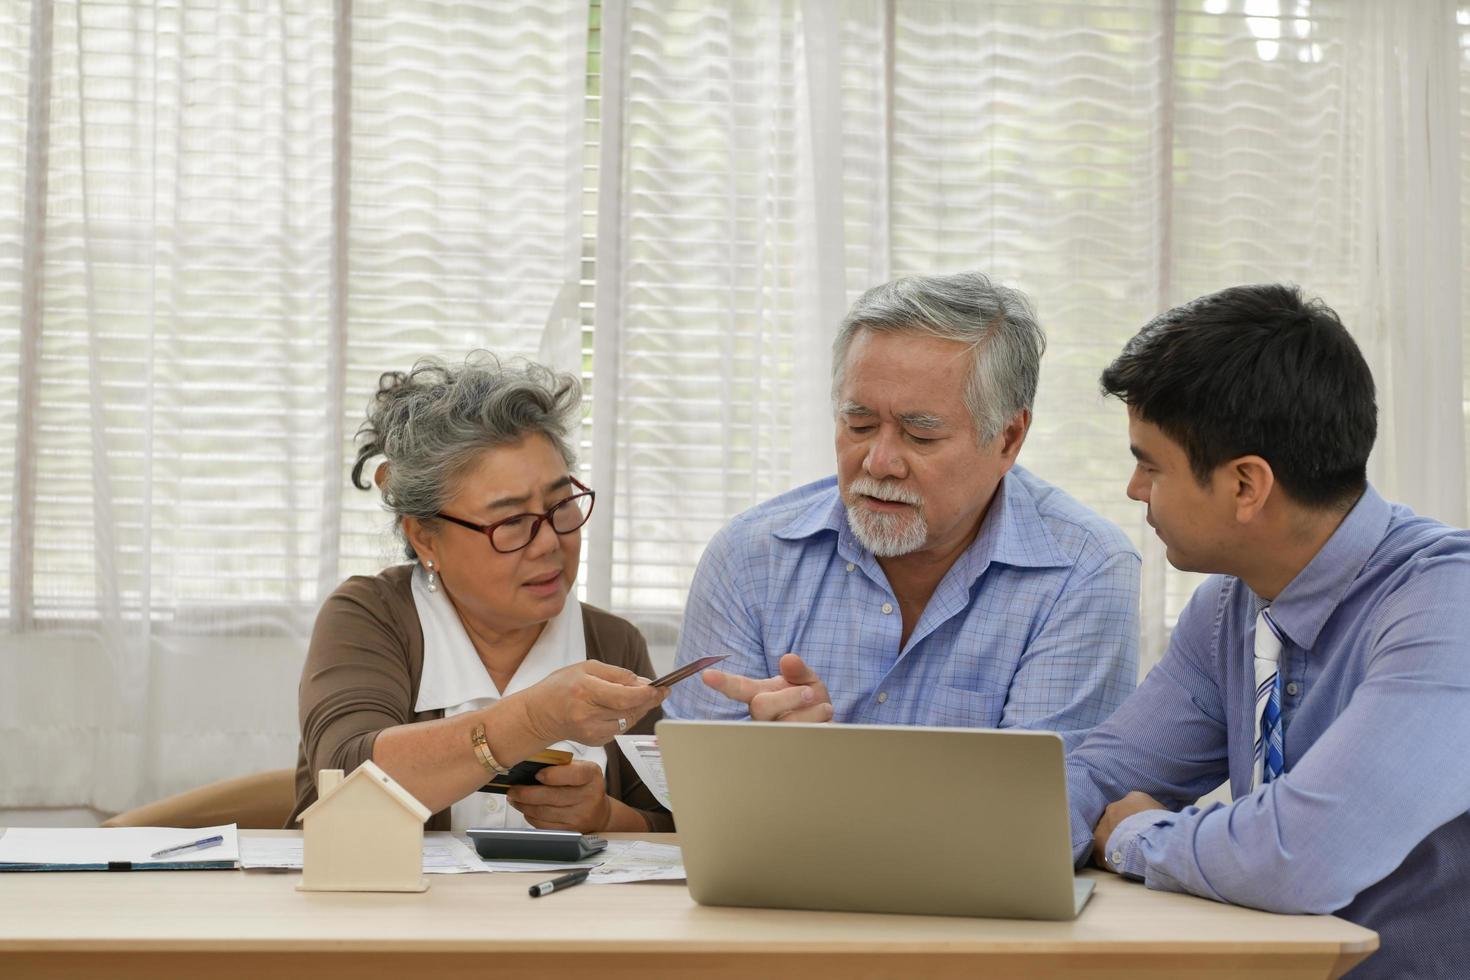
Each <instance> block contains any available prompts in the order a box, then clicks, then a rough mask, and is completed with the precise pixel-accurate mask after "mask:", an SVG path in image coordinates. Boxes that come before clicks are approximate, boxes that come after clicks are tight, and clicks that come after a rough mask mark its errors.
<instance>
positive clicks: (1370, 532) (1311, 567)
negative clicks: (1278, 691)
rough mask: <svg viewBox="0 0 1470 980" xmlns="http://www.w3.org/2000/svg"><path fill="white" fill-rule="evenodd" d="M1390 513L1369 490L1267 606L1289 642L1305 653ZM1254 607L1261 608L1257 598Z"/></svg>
mask: <svg viewBox="0 0 1470 980" xmlns="http://www.w3.org/2000/svg"><path fill="white" fill-rule="evenodd" d="M1391 516H1392V508H1391V507H1390V506H1389V504H1388V502H1387V501H1386V500H1384V499H1383V498H1382V497H1380V496H1379V495H1378V491H1377V490H1374V489H1373V487H1372V486H1371V485H1370V486H1368V487H1367V488H1366V489H1365V490H1364V491H1363V496H1361V497H1360V498H1358V502H1357V503H1356V504H1354V505H1353V509H1352V510H1350V511H1348V515H1347V516H1346V517H1344V518H1343V519H1342V523H1341V524H1339V525H1338V526H1337V530H1336V531H1333V532H1332V537H1330V538H1328V539H1327V543H1326V544H1324V545H1323V546H1322V550H1320V551H1318V552H1317V554H1316V555H1315V556H1313V558H1312V560H1311V561H1309V562H1307V566H1306V567H1305V568H1303V569H1302V570H1301V571H1300V572H1298V573H1297V575H1296V578H1294V579H1292V580H1291V581H1290V582H1289V583H1288V584H1287V586H1286V588H1284V589H1282V590H1281V594H1280V595H1278V596H1277V597H1276V601H1275V602H1272V603H1270V606H1271V620H1272V622H1274V623H1275V624H1276V625H1277V626H1278V627H1279V628H1280V629H1281V632H1283V633H1285V634H1286V636H1287V637H1288V638H1289V639H1290V640H1291V642H1292V643H1293V644H1294V645H1295V646H1296V647H1298V648H1299V649H1302V650H1310V649H1311V648H1312V645H1313V644H1314V643H1316V642H1317V634H1319V633H1320V632H1322V626H1323V624H1325V623H1326V622H1327V617H1329V616H1331V615H1332V613H1333V611H1334V610H1335V609H1336V608H1337V607H1338V605H1339V604H1341V602H1342V599H1343V596H1344V595H1346V594H1347V590H1348V588H1349V587H1350V586H1351V585H1352V584H1353V582H1354V581H1356V580H1357V577H1358V574H1359V573H1360V572H1361V571H1362V570H1363V566H1364V565H1365V564H1367V562H1368V559H1369V558H1371V557H1372V555H1373V552H1374V551H1375V550H1376V549H1377V548H1378V545H1379V542H1381V541H1382V540H1383V535H1384V533H1385V532H1386V531H1387V530H1388V522H1389V518H1390V517H1391ZM1256 598H1257V606H1258V607H1261V606H1265V605H1267V603H1266V602H1265V600H1263V599H1261V598H1260V597H1259V596H1257V597H1256Z"/></svg>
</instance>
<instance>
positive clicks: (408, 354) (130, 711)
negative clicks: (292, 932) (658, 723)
mask: <svg viewBox="0 0 1470 980" xmlns="http://www.w3.org/2000/svg"><path fill="white" fill-rule="evenodd" d="M0 34H3V36H4V41H5V43H3V44H0V60H3V63H4V67H5V69H6V70H5V71H4V72H0V76H3V77H0V86H4V89H0V96H3V98H4V100H5V102H4V105H5V108H4V110H3V115H0V126H3V129H0V139H3V140H4V141H5V142H4V144H3V152H4V154H5V156H6V158H7V159H10V160H12V161H14V164H15V165H14V166H12V167H6V168H4V173H5V175H6V176H5V177H4V178H0V179H3V180H4V181H5V182H6V183H5V193H4V194H3V195H0V240H3V244H4V258H3V265H0V368H3V369H4V371H5V373H6V376H7V377H9V378H11V379H14V380H15V381H16V382H18V383H16V384H15V385H14V388H13V390H14V391H15V392H17V395H16V397H15V398H13V399H5V400H4V402H3V405H0V426H3V431H4V433H5V434H4V435H0V463H3V465H5V466H6V468H7V475H9V474H10V473H13V478H12V479H10V480H7V481H6V484H5V497H4V499H3V503H0V536H3V538H4V540H5V541H6V543H7V544H6V547H7V559H8V560H7V561H6V562H4V563H3V569H0V576H4V579H3V582H0V602H3V603H4V606H3V609H0V613H3V615H4V616H5V618H6V624H5V625H6V632H5V634H4V635H3V638H0V647H3V654H0V772H3V773H4V776H5V778H4V779H0V806H6V805H9V806H26V807H41V806H93V807H96V808H98V809H101V810H115V809H120V808H124V807H127V806H131V805H134V804H137V803H140V802H143V801H145V800H147V799H149V798H152V797H155V796H158V795H161V794H163V793H166V792H170V791H175V790H178V789H182V788H184V787H186V786H189V785H193V784H197V783H200V782H202V781H205V780H208V779H210V778H215V777H219V776H225V775H233V774H236V773H240V772H246V771H250V770H258V769H264V768H274V767H278V766H285V765H290V764H292V761H293V759H294V755H295V741H296V733H295V729H296V720H295V719H296V711H295V688H296V681H297V677H298V675H299V671H300V663H301V657H302V654H303V652H304V649H305V640H306V637H307V635H308V633H309V630H310V626H311V622H312V619H313V617H314V614H315V608H316V605H317V603H318V602H319V601H320V599H321V597H322V596H323V595H324V594H325V591H326V590H329V589H331V588H333V587H335V585H336V584H337V583H338V582H339V581H340V579H341V578H342V576H343V575H344V574H347V573H349V572H353V571H361V570H374V569H377V568H379V567H381V566H382V565H383V564H384V563H385V562H386V561H390V560H394V554H393V551H394V548H393V544H392V540H391V538H390V537H389V536H388V535H387V534H386V533H385V526H386V521H385V518H384V516H383V514H382V513H381V512H380V511H379V509H378V507H377V501H376V499H374V498H373V496H372V495H370V494H364V493H359V492H356V491H353V490H350V489H349V488H348V485H347V479H346V477H347V468H346V462H347V460H348V458H349V455H348V452H349V443H350V439H351V436H352V433H353V430H354V429H355V427H356V425H357V423H358V421H359V420H360V418H361V413H362V410H363V408H364V406H365V405H366V403H367V400H368V397H369V394H370V393H371V391H372V390H373V389H374V388H375V386H376V382H377V376H378V374H379V372H381V371H384V370H388V369H394V368H397V369H403V368H407V367H408V366H409V364H410V363H411V362H412V360H413V359H414V358H415V357H417V356H420V355H423V354H431V353H441V354H444V355H446V356H463V354H464V352H465V351H467V350H469V349H471V348H474V347H491V348H494V349H496V350H499V351H502V352H505V353H528V354H533V355H534V354H536V353H537V352H538V350H539V349H540V347H541V344H542V337H543V332H545V333H547V334H548V336H552V335H554V334H556V333H557V332H558V331H561V332H565V325H564V324H562V323H561V322H560V321H557V322H556V323H550V318H551V313H552V311H553V308H554V300H555V299H556V298H557V297H558V296H565V295H569V296H571V297H572V299H573V302H572V304H571V307H572V312H571V316H572V318H573V319H575V318H576V312H575V296H576V291H577V289H578V284H579V282H580V279H581V276H582V271H581V252H582V221H583V217H582V197H581V195H582V177H581V174H582V167H583V163H584V157H585V145H584V144H585V138H586V137H585V134H584V131H583V104H584V101H585V72H586V36H587V11H586V7H585V5H583V4H580V3H572V2H561V3H545V2H534V3H532V2H525V3H513V2H501V3H494V4H454V5H450V4H442V3H412V2H409V3H405V2H400V0H392V2H389V0H341V2H339V3H337V4H336V5H335V6H334V5H331V4H322V3H317V2H290V0H279V2H267V3H263V4H262V3H252V4H214V3H211V4H191V3H169V2H160V3H156V4H155V3H130V2H123V0H117V2H96V0H89V2H86V3H81V2H64V0H31V2H29V3H15V2H12V3H7V4H4V5H0ZM564 307H565V304H563V311H564ZM548 325H550V326H552V327H553V329H552V330H551V331H546V330H545V329H544V328H546V327H547V326H548ZM577 332H578V331H576V330H575V329H574V330H573V335H574V344H575V341H576V337H575V335H576V333H577ZM571 366H573V367H576V368H578V369H580V363H579V361H578V358H577V357H576V354H575V353H574V354H573V355H572V357H571ZM7 387H9V386H7ZM12 435H13V439H12V438H11V436H12ZM12 445H13V446H14V447H15V448H14V450H12V449H11V447H12Z"/></svg>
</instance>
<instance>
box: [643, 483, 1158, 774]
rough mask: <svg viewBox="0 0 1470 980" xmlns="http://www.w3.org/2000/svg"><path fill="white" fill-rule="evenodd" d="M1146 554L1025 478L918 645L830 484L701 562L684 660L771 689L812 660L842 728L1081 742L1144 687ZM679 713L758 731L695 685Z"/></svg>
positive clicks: (1006, 489)
mask: <svg viewBox="0 0 1470 980" xmlns="http://www.w3.org/2000/svg"><path fill="white" fill-rule="evenodd" d="M1138 564H1139V562H1138V554H1137V553H1136V552H1135V551H1134V550H1133V547H1132V545H1130V544H1129V542H1128V540H1127V538H1126V537H1124V535H1123V533H1122V532H1121V531H1120V530H1118V528H1117V527H1115V526H1114V525H1112V524H1110V523H1109V522H1108V521H1106V520H1104V519H1103V518H1101V517H1099V516H1098V515H1096V514H1094V513H1093V512H1091V511H1089V510H1088V509H1086V508H1085V507H1083V506H1082V505H1081V504H1079V503H1077V502H1076V501H1075V500H1073V499H1072V498H1071V497H1068V496H1067V495H1066V494H1065V493H1063V492H1062V491H1060V490H1058V489H1057V488H1056V487H1053V486H1051V485H1050V484H1048V483H1046V482H1044V481H1042V480H1040V479H1038V478H1036V477H1034V476H1032V475H1031V474H1030V473H1028V472H1026V471H1025V470H1024V469H1022V468H1021V467H1019V466H1017V467H1013V468H1012V469H1011V471H1010V472H1009V473H1008V474H1007V475H1006V476H1005V478H1004V480H1002V482H1001V484H1000V486H999V488H998V489H997V491H996V496H995V498H994V500H993V501H992V502H991V505H990V508H989V510H988V511H987V512H986V515H985V518H984V521H983V522H982V523H981V526H980V532H979V534H978V535H976V537H975V540H974V542H973V543H972V544H971V545H970V547H969V548H967V549H966V550H965V552H964V553H963V554H962V555H961V556H960V557H959V559H958V560H957V561H956V562H955V563H954V565H953V566H952V567H951V568H950V569H949V572H948V573H947V574H946V575H945V577H944V578H943V580H942V581H941V582H940V583H939V587H938V588H937V589H935V591H934V595H933V596H932V597H931V598H930V600H929V604H928V606H927V607H926V608H925V609H924V613H923V615H922V616H921V617H920V619H919V622H918V623H917V624H916V625H915V627H914V630H913V633H912V635H910V636H909V639H908V643H907V644H903V645H901V644H900V638H901V636H902V632H903V617H902V614H901V613H900V611H899V607H898V599H897V598H896V597H895V596H894V594H893V589H892V588H890V587H889V584H888V579H887V577H886V576H885V575H884V574H883V569H882V568H881V567H879V565H878V562H877V559H875V558H874V557H873V555H872V553H871V552H869V551H868V550H867V549H866V548H864V547H863V546H862V545H861V544H859V543H858V541H857V539H856V538H855V537H854V536H853V533H852V530H851V529H850V528H849V527H848V524H847V509H846V507H845V506H844V505H843V503H842V499H841V497H840V495H839V494H838V491H837V481H836V479H835V478H833V477H828V478H827V479H825V480H821V481H818V482H817V483H813V484H809V485H807V486H805V487H800V488H798V489H796V490H792V491H791V492H789V493H786V494H783V495H782V496H780V497H777V498H775V499H774V500H771V501H768V502H766V503H764V504H761V505H759V506H757V507H755V508H753V509H752V510H749V511H746V512H745V513H744V514H741V515H740V516H738V517H736V518H735V519H734V520H733V521H731V522H730V523H729V524H728V525H727V526H726V527H724V528H723V529H722V530H721V531H720V532H719V534H717V535H715V538H714V540H712V541H711V542H710V545H709V547H708V548H707V549H706V550H705V553H704V557H703V558H702V559H701V560H700V563H699V569H698V571H697V572H696V573H695V575H694V584H693V586H692V587H691V589H690V594H689V604H688V607H687V608H686V610H685V613H684V627H683V630H682V631H681V633H680V635H679V649H678V653H677V656H676V658H675V660H676V663H678V664H684V663H688V662H689V661H691V660H695V659H698V658H699V657H703V656H709V655H712V654H729V655H730V659H729V660H727V661H725V662H724V663H723V664H721V665H720V667H721V669H723V670H728V671H730V672H731V673H736V674H744V675H745V676H747V677H770V676H772V675H774V674H776V673H777V672H778V662H779V661H780V659H781V657H782V655H784V654H786V653H796V654H799V655H800V656H801V657H802V659H803V660H804V661H806V663H807V665H808V666H810V667H811V668H812V669H813V670H815V671H816V672H817V675H818V676H819V677H821V678H822V680H823V681H825V682H826V684H827V689H828V691H829V692H830V693H831V696H832V704H833V707H834V708H835V709H836V715H835V720H836V721H839V722H850V723H862V724H885V725H946V726H956V727H965V728H1008V727H1022V728H1038V729H1047V730H1051V731H1056V732H1060V733H1061V734H1062V736H1063V737H1064V738H1065V739H1066V740H1067V743H1068V745H1069V746H1070V745H1072V744H1074V743H1075V742H1077V741H1080V739H1081V738H1082V737H1083V736H1084V735H1085V734H1086V733H1087V731H1088V730H1089V729H1091V728H1092V727H1093V726H1094V725H1096V724H1098V723H1099V722H1101V721H1102V720H1103V719H1104V718H1106V717H1107V716H1108V715H1109V714H1111V713H1112V711H1113V709H1114V708H1116V707H1117V706H1118V705H1119V704H1121V703H1122V702H1123V699H1124V698H1126V697H1127V696H1128V694H1129V693H1130V692H1131V691H1132V690H1133V688H1134V685H1135V683H1136V678H1137V673H1138ZM664 713H665V715H667V716H669V717H672V718H732V719H738V718H744V717H747V716H748V713H747V709H746V707H745V706H744V705H743V704H740V703H738V702H734V701H731V700H729V699H728V698H726V697H724V696H723V695H721V694H719V693H718V692H716V691H714V690H712V689H711V688H710V687H709V686H708V685H706V684H704V683H702V682H700V681H699V680H691V681H689V682H686V683H684V684H679V685H677V686H676V687H675V688H674V690H673V692H672V694H671V695H670V697H669V700H668V701H667V702H665V704H664Z"/></svg>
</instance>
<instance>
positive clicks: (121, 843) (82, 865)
mask: <svg viewBox="0 0 1470 980" xmlns="http://www.w3.org/2000/svg"><path fill="white" fill-rule="evenodd" d="M214 836H219V837H222V838H224V839H223V840H222V841H221V842H220V843H218V844H214V845H212V846H210V847H204V848H197V849H192V850H179V851H175V852H173V853H171V854H168V855H166V856H164V857H161V858H155V857H153V852H154V851H161V850H163V849H165V848H173V847H178V846H179V845H182V844H188V843H190V842H193V841H199V840H204V839H206V838H209V837H214ZM239 858H240V843H239V834H238V833H237V832H236V829H235V825H234V824H223V825H221V826H219V827H190V828H180V827H11V828H9V829H7V830H6V831H5V832H4V834H3V835H0V871H193V870H200V871H207V870H215V869H221V868H233V867H234V866H235V862H236V861H238V860H239Z"/></svg>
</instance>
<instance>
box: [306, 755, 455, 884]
mask: <svg viewBox="0 0 1470 980" xmlns="http://www.w3.org/2000/svg"><path fill="white" fill-rule="evenodd" d="M316 785H317V801H316V802H315V803H313V804H312V805H311V806H309V807H307V809H306V811H305V812H304V813H302V814H301V836H302V872H301V884H300V885H299V886H298V887H299V888H300V890H301V891H330V892H421V891H424V890H425V889H427V888H428V887H429V882H428V880H427V879H426V878H425V877H424V871H423V845H424V821H425V820H428V819H429V810H428V808H427V807H425V806H424V805H423V804H422V803H420V802H419V801H418V800H416V799H414V797H413V795H412V794H410V793H409V792H408V790H406V789H404V788H403V787H402V786H400V785H398V783H396V782H394V780H393V777H391V776H389V775H388V774H387V773H386V772H384V771H383V770H381V769H379V768H378V767H377V766H376V765H374V764H373V763H372V762H364V763H363V764H362V765H360V766H358V767H357V768H356V769H354V770H353V771H352V775H350V776H348V777H346V778H345V779H344V778H343V776H342V770H341V769H323V770H321V772H319V773H318V774H317V783H316Z"/></svg>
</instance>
